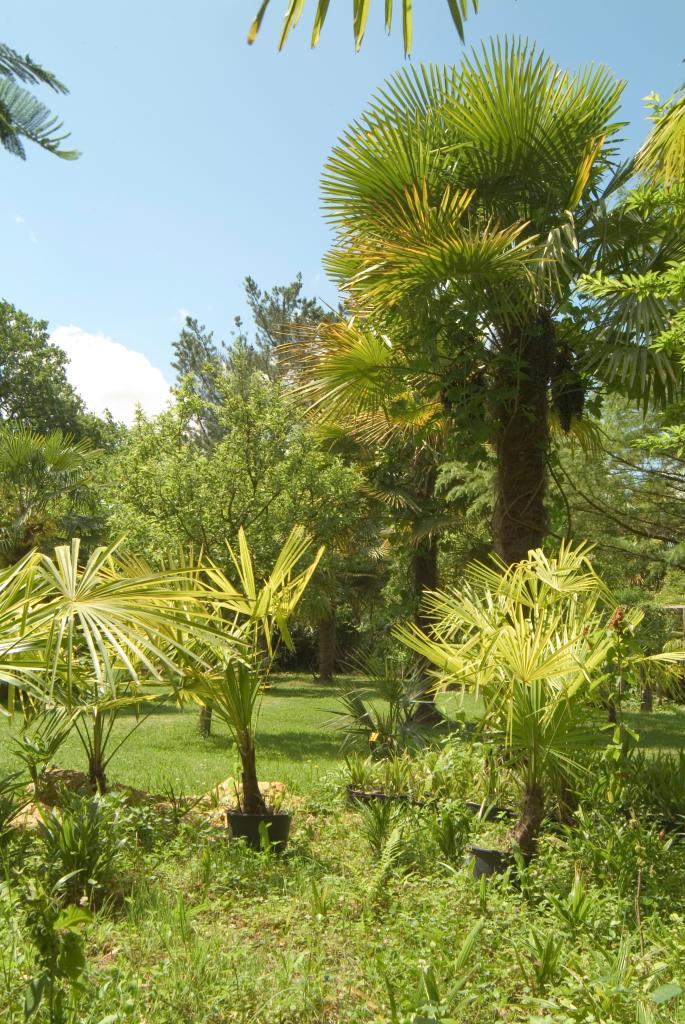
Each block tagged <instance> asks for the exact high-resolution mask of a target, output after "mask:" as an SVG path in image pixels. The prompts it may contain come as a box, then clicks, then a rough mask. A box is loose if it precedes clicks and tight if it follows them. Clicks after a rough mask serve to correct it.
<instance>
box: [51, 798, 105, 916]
mask: <svg viewBox="0 0 685 1024" xmlns="http://www.w3.org/2000/svg"><path fill="white" fill-rule="evenodd" d="M62 799H63V808H62V810H61V811H48V810H41V814H40V822H39V836H40V839H41V843H42V846H43V850H42V862H43V872H44V873H45V876H46V877H47V878H48V880H49V884H50V885H51V887H52V891H53V892H54V893H58V894H59V895H60V897H61V898H62V899H63V900H64V901H65V902H67V903H73V904H81V903H82V902H85V903H87V905H89V906H93V905H95V904H96V903H98V902H100V901H101V900H102V898H103V896H104V895H106V894H107V893H108V891H109V889H110V887H111V885H112V882H113V879H114V873H115V858H116V853H117V845H118V839H117V829H116V822H115V817H114V813H113V812H114V807H113V805H112V804H111V803H108V802H107V801H106V800H103V799H102V798H100V797H92V798H91V799H87V800H83V799H81V798H80V797H71V798H69V797H68V794H67V793H63V794H62Z"/></svg>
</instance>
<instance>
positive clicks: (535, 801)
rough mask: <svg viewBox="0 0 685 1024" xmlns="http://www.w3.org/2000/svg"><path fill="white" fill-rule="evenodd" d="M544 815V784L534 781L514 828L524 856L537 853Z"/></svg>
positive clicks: (524, 799) (526, 794) (527, 791)
mask: <svg viewBox="0 0 685 1024" xmlns="http://www.w3.org/2000/svg"><path fill="white" fill-rule="evenodd" d="M544 816H545V794H544V791H543V789H542V786H541V785H540V784H539V783H537V782H534V783H532V785H530V786H528V788H527V790H526V793H525V796H524V798H523V810H522V811H521V817H520V819H519V821H518V824H517V825H516V828H515V829H514V839H515V840H516V842H517V843H518V845H519V848H520V850H521V853H522V854H523V856H524V857H532V856H533V854H534V853H535V847H536V845H537V837H538V832H539V831H540V826H541V825H542V820H543V818H544Z"/></svg>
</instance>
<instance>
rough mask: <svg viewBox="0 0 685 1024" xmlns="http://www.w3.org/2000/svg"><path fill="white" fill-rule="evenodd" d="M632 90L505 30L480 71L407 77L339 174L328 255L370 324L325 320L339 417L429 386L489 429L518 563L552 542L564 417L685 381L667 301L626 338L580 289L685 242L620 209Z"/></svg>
mask: <svg viewBox="0 0 685 1024" xmlns="http://www.w3.org/2000/svg"><path fill="white" fill-rule="evenodd" d="M622 88H623V86H622V83H620V82H618V81H616V80H615V79H614V78H613V76H612V75H611V74H610V73H609V72H608V71H607V70H606V69H604V68H601V67H599V68H590V69H586V70H582V71H580V72H577V73H575V74H570V73H567V72H565V71H562V70H561V69H560V68H559V67H557V65H555V64H554V63H553V62H552V61H551V60H550V59H548V58H546V57H545V56H544V55H543V54H541V53H539V52H537V51H536V49H535V47H534V46H530V45H529V44H528V43H526V42H520V41H507V42H504V43H501V42H498V41H496V42H493V43H492V45H491V47H490V48H489V49H485V48H484V49H483V51H482V53H473V54H472V55H471V56H470V57H467V58H465V59H464V60H463V61H462V64H461V66H460V67H455V68H442V69H441V68H437V67H432V66H431V67H420V68H418V69H414V68H412V69H409V70H403V71H401V72H399V73H398V74H396V75H395V76H393V78H391V79H390V81H389V82H388V83H387V84H386V86H385V88H384V89H383V90H382V91H381V92H380V93H379V94H378V95H377V96H376V97H375V99H374V101H373V102H372V104H371V105H370V107H369V109H368V110H367V111H366V113H365V114H364V115H363V116H362V117H361V118H360V119H359V120H358V121H356V122H355V123H353V124H352V125H351V126H350V128H349V129H348V130H347V131H346V132H345V134H344V135H343V137H342V138H341V140H340V142H339V143H338V145H337V146H336V147H335V149H334V151H333V154H332V155H331V157H330V158H329V160H328V163H327V165H326V168H325V172H324V177H323V185H322V192H323V200H324V205H325V208H326V210H327V213H328V217H329V220H330V222H331V224H332V226H333V229H334V231H335V235H336V238H335V244H334V247H333V249H332V250H331V251H330V252H329V254H328V256H327V259H326V264H327V268H328V270H329V272H330V273H331V275H332V276H333V278H334V280H336V282H337V283H338V284H339V285H340V286H341V287H342V288H343V289H344V291H345V292H346V295H347V301H348V305H349V307H350V308H351V309H352V310H353V312H354V314H355V317H356V320H354V321H353V326H354V330H353V332H352V335H351V336H350V335H348V336H346V337H344V342H340V343H339V344H336V343H335V337H333V340H331V334H330V331H328V333H326V330H327V329H326V327H325V325H324V326H322V329H321V330H322V335H325V337H326V340H325V341H324V342H322V343H321V352H320V358H319V359H318V361H317V359H316V358H315V359H311V358H310V362H309V373H310V377H311V379H312V380H313V381H314V382H315V385H316V386H318V388H319V391H318V394H317V399H316V400H317V401H319V402H324V401H325V402H326V403H327V406H328V415H329V416H330V415H334V414H335V411H336V409H338V410H342V411H343V412H345V411H346V410H347V409H349V406H350V403H351V402H353V401H356V400H357V399H358V397H359V394H360V393H361V394H362V395H365V396H366V398H365V400H366V401H367V402H368V401H378V400H379V397H378V396H379V394H380V393H382V391H383V389H386V390H387V392H388V393H389V394H392V391H393V388H395V389H396V388H397V381H398V379H404V381H407V380H411V381H413V382H416V381H419V382H420V386H421V389H422V392H423V396H424V399H426V400H428V399H432V400H433V401H434V402H436V403H439V404H440V405H441V406H442V408H443V410H444V411H445V413H446V414H448V415H449V418H450V422H451V423H452V424H454V429H459V431H460V433H461V435H462V436H463V437H464V438H466V437H468V436H469V435H471V437H472V438H473V439H474V441H477V442H481V441H482V439H483V436H484V431H486V432H487V436H488V438H489V440H490V442H491V444H492V446H493V448H494V451H495V454H496V462H497V474H496V485H495V487H496V495H495V514H494V522H493V530H494V538H495V546H496V548H497V551H498V553H499V555H500V556H501V557H502V559H503V560H504V561H505V562H507V563H511V562H515V561H518V560H520V559H522V558H525V556H526V555H527V552H528V551H529V550H530V549H532V548H537V547H539V546H540V544H541V542H542V540H543V538H544V536H545V532H546V527H547V521H546V512H545V489H546V480H547V458H548V445H549V436H550V412H551V410H552V409H554V411H555V413H556V415H557V416H558V417H559V419H560V420H561V422H562V424H563V426H564V427H565V428H568V427H569V426H570V424H571V422H572V420H573V417H574V415H576V416H577V415H578V414H579V413H580V412H581V409H582V404H583V399H584V390H585V388H586V387H587V386H588V384H592V385H593V386H594V385H596V384H598V382H599V381H602V382H603V383H609V384H610V385H611V386H612V387H615V388H619V389H620V388H622V387H624V389H625V390H626V391H627V392H628V393H630V394H631V395H632V396H633V397H635V398H637V399H645V397H651V398H656V399H657V400H658V399H660V398H661V399H663V398H666V397H670V396H671V395H672V393H673V391H674V390H675V388H676V387H677V386H678V385H679V384H680V382H681V381H680V378H679V377H678V375H677V373H676V372H675V371H674V369H673V366H672V364H671V362H670V361H669V357H668V356H667V354H666V353H664V352H654V351H652V350H651V349H649V347H648V345H647V342H648V341H649V338H650V336H651V332H652V330H653V329H654V330H656V329H658V327H659V325H660V324H662V323H663V308H661V307H660V306H659V302H658V301H656V302H650V304H649V305H647V304H642V305H641V304H640V302H639V301H637V302H636V303H634V304H633V306H632V307H631V308H630V309H628V310H626V309H623V310H622V311H621V313H620V316H619V315H617V316H614V317H613V318H611V319H610V326H611V328H612V329H611V331H609V330H608V327H607V325H606V324H604V323H599V322H593V320H592V316H591V310H589V309H588V305H589V304H588V303H587V302H584V303H580V302H578V301H576V299H577V286H578V281H579V277H580V275H581V274H582V273H585V272H587V271H591V270H593V269H595V268H596V267H597V265H598V263H599V261H600V260H601V261H602V265H611V266H612V267H614V266H615V267H618V266H623V268H624V269H628V267H629V266H630V261H631V260H634V259H635V258H637V257H639V258H641V259H643V260H647V261H651V264H652V266H653V267H654V268H656V265H657V264H662V265H663V266H665V265H666V264H667V263H668V261H669V260H672V259H674V258H678V257H679V256H680V255H681V254H682V251H683V248H684V246H685V240H684V239H683V233H682V231H671V232H670V233H669V229H668V228H664V224H663V220H662V221H661V222H660V223H659V224H658V225H655V224H652V223H651V222H649V218H646V220H644V221H643V222H642V223H640V224H638V223H637V221H636V219H635V217H634V215H633V214H632V213H627V212H626V213H620V214H619V213H616V212H615V211H610V212H609V213H608V212H607V211H608V210H609V207H610V204H611V202H612V200H614V199H615V196H616V195H617V193H618V190H619V188H620V187H621V186H623V185H625V183H626V182H627V181H628V180H629V173H628V171H626V170H625V169H621V168H620V167H618V166H617V162H616V160H617V133H618V131H619V129H620V124H619V122H618V121H617V120H616V117H617V110H618V103H619V100H620V96H621V91H622ZM627 233H630V234H631V238H632V242H631V243H630V244H629V243H628V242H627V241H626V234H627ZM655 235H658V237H655ZM359 324H362V325H368V324H370V325H371V326H372V328H373V335H374V337H375V342H374V343H373V344H370V343H369V332H368V331H367V330H359V329H358V328H359ZM410 328H413V329H410ZM339 336H341V337H342V336H344V332H339ZM360 382H361V383H360ZM369 396H371V397H369Z"/></svg>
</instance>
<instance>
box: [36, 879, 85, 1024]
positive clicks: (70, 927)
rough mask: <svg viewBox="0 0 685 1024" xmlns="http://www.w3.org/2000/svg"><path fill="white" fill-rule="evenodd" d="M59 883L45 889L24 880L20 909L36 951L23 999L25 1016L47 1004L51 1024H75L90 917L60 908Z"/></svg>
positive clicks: (77, 910)
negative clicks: (85, 930)
mask: <svg viewBox="0 0 685 1024" xmlns="http://www.w3.org/2000/svg"><path fill="white" fill-rule="evenodd" d="M61 890H62V884H61V883H59V882H58V883H57V884H56V885H54V886H52V887H51V888H46V887H45V886H43V885H42V883H41V882H39V881H38V880H37V879H36V878H31V879H28V880H26V881H25V883H24V886H23V890H22V892H21V905H22V910H23V915H24V922H25V926H26V932H27V934H28V937H29V939H30V941H31V944H32V946H33V949H34V951H35V960H36V968H37V973H36V974H35V975H34V976H33V977H32V978H31V979H30V981H29V983H28V986H27V988H26V995H25V998H24V1016H25V1018H26V1019H30V1018H31V1017H33V1016H34V1015H35V1014H36V1013H37V1012H38V1011H39V1009H40V1008H41V1006H45V1008H46V1012H47V1019H48V1021H49V1022H50V1024H75V1021H76V1020H77V1017H76V1011H77V1005H78V1002H79V997H80V996H81V995H82V994H83V991H84V987H85V986H84V979H85V974H86V967H87V963H86V955H85V948H84V941H83V929H84V928H85V927H86V926H87V925H88V924H90V923H91V922H92V920H93V915H92V914H91V912H90V911H89V910H88V909H86V908H85V907H81V906H74V905H70V906H67V907H64V906H63V904H62V901H61V896H62V892H61Z"/></svg>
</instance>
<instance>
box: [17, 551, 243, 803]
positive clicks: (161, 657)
mask: <svg viewBox="0 0 685 1024" xmlns="http://www.w3.org/2000/svg"><path fill="white" fill-rule="evenodd" d="M34 558H35V566H34V574H33V584H32V601H33V603H34V604H37V603H38V600H39V602H40V603H39V604H37V607H36V608H35V609H34V612H33V614H34V617H35V618H36V619H38V620H39V621H38V622H37V624H36V635H37V638H38V640H37V642H39V645H40V656H41V659H42V665H43V670H42V675H41V679H40V685H39V687H36V686H34V688H33V691H32V694H31V695H32V696H33V698H34V699H33V703H34V706H35V707H36V708H37V709H38V710H41V709H42V710H44V711H46V712H48V713H49V714H50V715H52V716H53V717H54V720H55V723H56V724H57V723H58V724H59V725H60V727H63V726H64V724H65V722H68V723H70V724H71V726H72V727H73V728H74V729H75V730H76V732H77V734H78V736H79V738H80V740H81V742H82V745H83V746H84V749H85V750H86V752H87V755H88V770H89V775H90V779H91V782H92V784H93V787H94V788H96V789H98V790H100V791H104V790H105V789H106V785H107V779H106V767H107V763H108V762H109V760H111V756H112V753H113V752H112V750H111V748H110V749H109V751H108V744H109V741H110V739H111V737H112V727H113V725H114V722H115V721H116V719H117V716H118V715H119V714H120V712H121V711H122V709H123V708H126V707H128V708H136V709H137V708H139V707H140V706H141V705H142V704H144V703H145V702H146V700H147V699H148V697H147V696H146V695H145V694H144V692H143V689H142V687H143V684H144V683H146V684H156V685H157V686H158V687H161V688H162V690H163V691H165V692H166V693H167V694H168V692H169V691H170V690H173V689H174V688H177V687H178V682H177V680H178V678H179V677H180V676H181V675H183V673H184V672H187V671H188V666H189V665H195V667H197V665H198V663H202V662H201V655H200V654H198V653H197V647H198V645H199V643H200V641H201V640H203V641H204V642H205V643H206V642H207V639H208V637H211V639H212V643H214V644H216V645H217V646H218V645H222V644H223V645H229V644H231V637H230V636H227V635H226V634H225V633H224V632H222V631H220V630H219V629H217V628H216V627H215V626H214V624H213V623H212V609H211V608H208V607H207V599H206V595H205V594H204V592H203V591H202V590H201V588H200V586H199V583H198V574H197V572H193V571H189V570H187V569H184V570H181V571H178V572H172V571H168V572H161V573H158V572H154V571H153V570H151V569H150V568H149V567H148V566H147V565H146V564H144V563H143V562H140V561H138V560H136V559H134V558H131V557H126V556H124V555H122V554H120V553H119V552H118V550H117V545H114V546H113V547H110V548H97V549H96V550H95V551H93V552H92V554H91V555H90V556H89V557H88V558H87V559H86V560H85V561H83V560H82V559H81V558H80V544H79V541H78V540H73V541H72V543H71V545H62V546H60V547H57V548H56V549H55V552H54V556H49V555H37V556H34ZM231 649H232V650H233V651H235V650H236V645H235V644H233V646H232V648H231ZM202 664H204V663H202ZM174 684H176V686H175V687H174ZM36 691H37V692H36Z"/></svg>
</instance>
